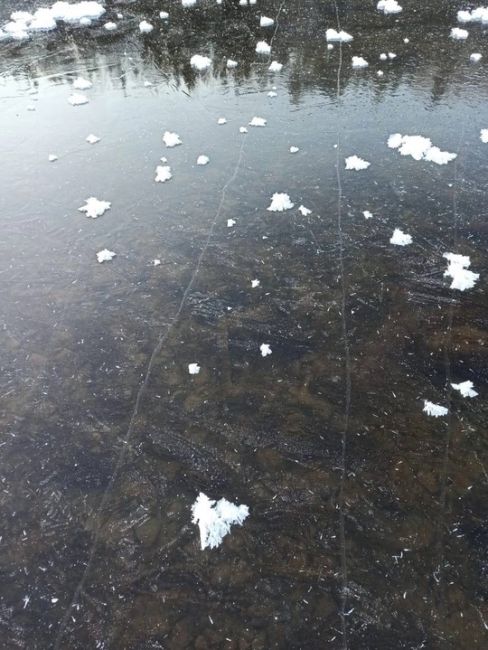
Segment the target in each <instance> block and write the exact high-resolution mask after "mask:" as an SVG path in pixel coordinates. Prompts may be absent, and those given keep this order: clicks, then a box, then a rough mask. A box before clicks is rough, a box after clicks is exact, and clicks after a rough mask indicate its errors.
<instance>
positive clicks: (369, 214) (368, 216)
mask: <svg viewBox="0 0 488 650" xmlns="http://www.w3.org/2000/svg"><path fill="white" fill-rule="evenodd" d="M363 216H364V218H365V219H372V218H373V213H372V212H370V211H369V210H363Z"/></svg>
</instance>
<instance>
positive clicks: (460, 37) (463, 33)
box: [450, 27, 469, 41]
mask: <svg viewBox="0 0 488 650" xmlns="http://www.w3.org/2000/svg"><path fill="white" fill-rule="evenodd" d="M450 36H451V38H453V39H454V40H455V41H465V40H466V39H467V38H468V36H469V32H468V31H467V30H466V29H460V28H459V27H453V28H452V29H451V34H450Z"/></svg>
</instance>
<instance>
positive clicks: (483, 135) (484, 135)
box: [480, 129, 488, 144]
mask: <svg viewBox="0 0 488 650" xmlns="http://www.w3.org/2000/svg"><path fill="white" fill-rule="evenodd" d="M480 140H481V142H483V143H484V144H488V129H481V131H480Z"/></svg>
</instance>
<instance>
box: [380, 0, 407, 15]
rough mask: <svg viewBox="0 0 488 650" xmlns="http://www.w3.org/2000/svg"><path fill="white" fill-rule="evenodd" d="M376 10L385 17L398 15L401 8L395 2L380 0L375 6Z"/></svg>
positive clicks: (394, 0)
mask: <svg viewBox="0 0 488 650" xmlns="http://www.w3.org/2000/svg"><path fill="white" fill-rule="evenodd" d="M376 9H378V11H382V12H383V13H384V14H385V15H388V14H399V13H400V12H401V11H402V7H401V6H400V5H399V4H398V2H397V0H380V1H379V2H378V4H377V5H376Z"/></svg>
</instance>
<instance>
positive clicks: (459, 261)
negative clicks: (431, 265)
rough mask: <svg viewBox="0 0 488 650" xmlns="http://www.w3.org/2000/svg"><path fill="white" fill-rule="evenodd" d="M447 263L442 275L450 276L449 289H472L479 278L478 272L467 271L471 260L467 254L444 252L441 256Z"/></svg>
mask: <svg viewBox="0 0 488 650" xmlns="http://www.w3.org/2000/svg"><path fill="white" fill-rule="evenodd" d="M442 257H444V258H445V259H446V260H447V261H448V262H449V265H448V267H447V269H446V270H445V271H444V277H451V278H452V282H451V289H458V290H459V291H466V289H472V288H473V287H474V285H475V283H476V282H477V281H478V280H479V277H480V276H479V273H473V271H469V267H470V266H471V260H470V259H469V257H468V256H467V255H458V254H456V253H444V255H443V256H442Z"/></svg>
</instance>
